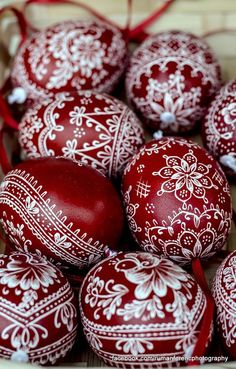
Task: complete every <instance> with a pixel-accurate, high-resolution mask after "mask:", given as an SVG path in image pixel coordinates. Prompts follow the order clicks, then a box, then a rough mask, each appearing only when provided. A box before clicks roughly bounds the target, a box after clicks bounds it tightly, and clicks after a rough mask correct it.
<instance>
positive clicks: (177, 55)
mask: <svg viewBox="0 0 236 369" xmlns="http://www.w3.org/2000/svg"><path fill="white" fill-rule="evenodd" d="M220 85H221V75H220V67H219V64H218V62H217V60H216V58H215V56H214V54H213V52H212V50H211V49H210V47H209V46H208V45H207V43H206V42H205V41H204V40H203V39H202V38H199V37H197V36H194V35H192V34H190V33H186V32H183V31H167V32H162V33H159V34H156V35H152V36H150V37H148V38H147V39H146V40H145V41H144V42H143V43H142V44H141V45H140V46H139V47H138V48H137V49H136V50H135V51H134V53H133V55H132V57H131V60H130V63H129V67H128V71H127V76H126V91H127V96H128V98H129V100H130V102H131V103H132V105H133V106H134V108H135V109H136V111H137V112H138V113H139V115H140V116H141V117H142V120H144V121H145V122H146V124H147V125H148V126H149V127H151V128H152V129H153V130H162V131H163V132H165V133H168V134H171V133H174V134H177V133H182V132H187V131H190V130H192V129H193V128H194V127H195V126H196V123H197V121H199V120H200V118H202V116H203V114H204V112H205V109H206V106H207V104H208V102H209V99H210V97H211V96H212V95H213V94H214V93H215V92H216V91H217V90H218V89H219V88H220Z"/></svg>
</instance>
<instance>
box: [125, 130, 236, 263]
mask: <svg viewBox="0 0 236 369" xmlns="http://www.w3.org/2000/svg"><path fill="white" fill-rule="evenodd" d="M123 198H124V203H125V207H126V215H127V219H128V222H129V227H130V229H131V231H132V233H133V236H134V237H135V239H136V240H137V242H138V243H139V245H140V246H141V247H142V248H143V249H144V250H145V251H149V252H154V253H156V254H163V255H165V256H167V257H169V258H171V259H173V260H174V261H176V262H178V263H187V262H190V261H191V260H192V259H193V258H195V257H200V258H208V257H210V256H212V255H213V254H214V253H215V252H216V251H217V250H219V249H221V248H222V247H223V245H224V244H225V242H226V239H227V236H228V234H229V231H230V225H231V216H232V209H231V196H230V192H229V185H228V182H227V180H226V178H225V176H224V173H223V171H222V170H221V168H220V166H219V165H218V163H217V162H216V161H215V160H214V159H213V158H212V157H211V156H210V155H209V154H208V153H207V152H206V150H204V149H203V148H202V147H201V146H199V145H198V144H196V143H193V142H191V141H187V140H184V139H178V138H171V137H166V138H164V139H161V140H153V141H150V142H149V143H147V144H146V145H144V146H143V147H142V149H141V150H140V152H139V153H138V154H137V155H135V156H134V158H133V160H132V161H131V162H130V163H129V164H128V166H127V167H126V169H125V172H124V176H123Z"/></svg>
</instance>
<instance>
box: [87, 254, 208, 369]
mask: <svg viewBox="0 0 236 369" xmlns="http://www.w3.org/2000/svg"><path fill="white" fill-rule="evenodd" d="M205 310H206V298H205V296H204V294H203V292H202V290H201V288H200V287H199V285H198V284H197V283H196V281H195V280H194V279H193V277H191V276H190V275H189V274H188V273H187V272H186V271H184V270H183V269H182V268H181V267H179V266H178V265H176V264H174V263H173V262H172V261H171V260H168V259H166V258H163V257H160V256H157V255H152V254H149V253H143V252H141V253H118V255H117V256H113V257H111V258H108V259H106V260H104V261H102V262H101V263H99V264H98V265H96V266H95V267H94V268H93V269H91V270H90V271H89V273H88V274H87V275H86V277H85V279H84V281H83V284H82V287H81V290H80V314H81V319H82V324H83V329H84V333H85V335H86V338H87V340H88V342H89V344H90V346H91V348H92V349H93V350H94V352H95V353H96V354H97V355H98V356H99V357H100V358H101V359H102V360H104V361H105V363H106V364H107V365H109V366H113V367H118V368H124V367H125V368H144V367H148V368H157V367H160V366H161V365H167V364H168V365H170V362H171V363H172V364H173V365H178V364H180V362H179V361H180V360H181V358H186V360H187V358H188V357H191V355H192V353H193V352H194V348H195V345H196V343H197V340H198V335H199V331H200V329H201V322H202V319H203V316H204V313H205Z"/></svg>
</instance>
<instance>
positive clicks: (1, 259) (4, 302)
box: [0, 252, 77, 365]
mask: <svg viewBox="0 0 236 369" xmlns="http://www.w3.org/2000/svg"><path fill="white" fill-rule="evenodd" d="M0 294H1V305H0V357H1V358H4V359H11V360H13V361H21V362H28V361H29V362H31V363H34V364H41V365H45V364H55V363H56V362H57V361H58V360H59V359H61V358H62V357H64V356H65V355H66V354H67V352H68V351H69V350H70V349H71V348H72V346H73V344H74V342H75V338H76V335H77V311H76V309H77V308H76V303H75V297H74V293H73V291H72V289H71V287H70V284H69V283H68V281H67V280H66V279H65V277H64V276H63V275H62V273H61V272H60V271H59V269H57V268H56V267H54V266H53V265H52V264H50V263H48V262H47V261H46V260H45V259H44V258H41V257H39V256H37V255H26V254H24V253H20V252H15V253H11V254H10V255H0Z"/></svg>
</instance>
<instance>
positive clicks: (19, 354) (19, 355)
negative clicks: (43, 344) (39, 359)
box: [11, 350, 29, 363]
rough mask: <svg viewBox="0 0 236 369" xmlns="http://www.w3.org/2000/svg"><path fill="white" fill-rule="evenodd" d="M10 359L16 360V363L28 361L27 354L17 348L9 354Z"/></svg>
mask: <svg viewBox="0 0 236 369" xmlns="http://www.w3.org/2000/svg"><path fill="white" fill-rule="evenodd" d="M11 360H12V361H17V362H18V363H28V362H29V355H28V354H27V353H26V352H25V351H23V350H17V351H15V352H13V354H12V355H11Z"/></svg>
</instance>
